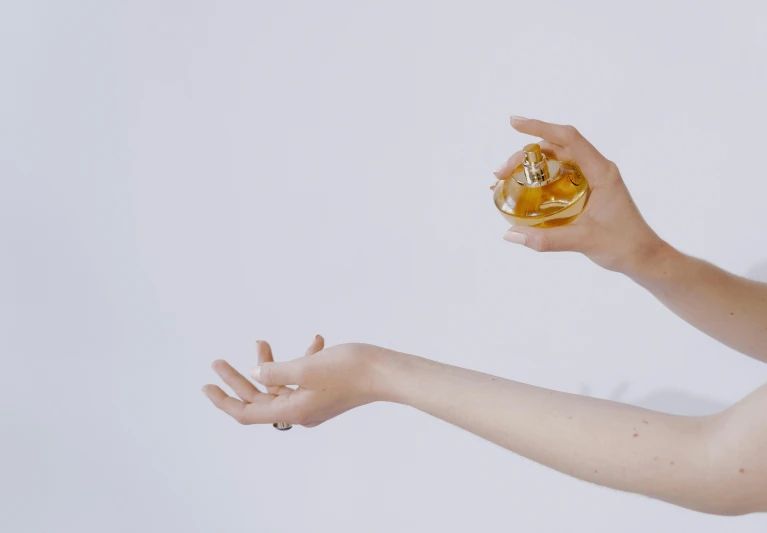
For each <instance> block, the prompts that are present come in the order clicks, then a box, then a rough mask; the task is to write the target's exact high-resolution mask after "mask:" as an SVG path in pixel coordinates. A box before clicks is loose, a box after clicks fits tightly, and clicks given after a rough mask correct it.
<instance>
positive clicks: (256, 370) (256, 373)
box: [250, 366, 261, 381]
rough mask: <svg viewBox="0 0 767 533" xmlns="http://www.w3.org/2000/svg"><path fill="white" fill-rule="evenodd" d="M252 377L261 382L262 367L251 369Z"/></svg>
mask: <svg viewBox="0 0 767 533" xmlns="http://www.w3.org/2000/svg"><path fill="white" fill-rule="evenodd" d="M250 377H252V378H253V379H255V380H256V381H261V366H254V367H253V368H251V369H250Z"/></svg>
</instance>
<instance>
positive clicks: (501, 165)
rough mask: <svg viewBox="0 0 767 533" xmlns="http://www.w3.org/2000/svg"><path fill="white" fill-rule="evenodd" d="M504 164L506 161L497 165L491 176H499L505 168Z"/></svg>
mask: <svg viewBox="0 0 767 533" xmlns="http://www.w3.org/2000/svg"><path fill="white" fill-rule="evenodd" d="M506 163H507V161H504V162H503V163H501V164H500V165H498V168H496V169H495V170H494V171H493V174H495V175H496V176H497V175H498V174H500V173H501V172H503V169H505V168H506Z"/></svg>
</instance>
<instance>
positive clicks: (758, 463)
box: [386, 356, 767, 515]
mask: <svg viewBox="0 0 767 533" xmlns="http://www.w3.org/2000/svg"><path fill="white" fill-rule="evenodd" d="M387 376H388V377H387V380H386V381H387V382H390V383H392V384H393V385H391V392H390V396H389V397H390V399H392V400H393V401H396V402H399V403H403V404H407V405H411V406H413V407H416V408H417V409H420V410H421V411H424V412H426V413H429V414H431V415H433V416H436V417H438V418H441V419H442V420H445V421H447V422H450V423H451V424H454V425H456V426H459V427H461V428H463V429H465V430H467V431H470V432H472V433H475V434H477V435H479V436H480V437H482V438H485V439H487V440H489V441H491V442H494V443H496V444H498V445H499V446H503V447H504V448H506V449H508V450H511V451H512V452H515V453H518V454H520V455H523V456H525V457H527V458H529V459H532V460H533V461H536V462H538V463H541V464H544V465H546V466H548V467H551V468H554V469H556V470H559V471H560V472H564V473H566V474H569V475H571V476H574V477H577V478H580V479H583V480H585V481H589V482H592V483H596V484H598V485H603V486H606V487H611V488H614V489H618V490H623V491H628V492H634V493H639V494H643V495H646V496H649V497H652V498H656V499H660V500H664V501H667V502H670V503H673V504H676V505H680V506H682V507H687V508H690V509H695V510H698V511H702V512H706V513H714V514H725V515H732V514H743V513H749V512H756V511H767V418H765V416H764V412H765V410H767V385H765V386H763V387H762V388H761V389H759V390H758V391H757V392H755V393H753V394H752V395H751V396H749V397H748V398H746V399H744V400H743V401H741V402H740V403H738V404H736V405H735V406H733V407H732V408H730V409H729V410H727V411H725V412H724V413H721V414H718V415H716V416H711V417H684V416H675V415H669V414H664V413H659V412H655V411H649V410H646V409H641V408H638V407H634V406H630V405H625V404H621V403H616V402H611V401H606V400H600V399H595V398H589V397H584V396H577V395H573V394H566V393H563V392H557V391H553V390H548V389H543V388H539V387H534V386H531V385H526V384H524V383H518V382H515V381H509V380H505V379H501V378H496V377H493V376H490V375H487V374H481V373H478V372H472V371H469V370H464V369H460V368H455V367H451V366H448V365H443V364H439V363H435V362H433V361H428V360H425V359H421V358H416V357H401V356H400V357H397V358H395V361H394V362H393V363H392V364H391V368H390V369H389V370H388V374H387Z"/></svg>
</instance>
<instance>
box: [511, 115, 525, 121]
mask: <svg viewBox="0 0 767 533" xmlns="http://www.w3.org/2000/svg"><path fill="white" fill-rule="evenodd" d="M511 120H516V121H517V122H522V121H525V120H527V119H526V118H525V117H518V116H516V115H511Z"/></svg>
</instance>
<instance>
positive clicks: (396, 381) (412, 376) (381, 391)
mask: <svg viewBox="0 0 767 533" xmlns="http://www.w3.org/2000/svg"><path fill="white" fill-rule="evenodd" d="M420 360H421V358H420V357H416V356H414V355H409V354H405V353H401V352H395V351H393V350H385V349H382V350H380V351H379V352H378V353H376V355H375V356H374V357H373V358H372V360H371V363H370V364H371V368H370V369H371V376H372V377H371V387H370V389H371V390H370V393H371V397H372V398H373V401H379V402H392V403H401V404H405V403H407V390H408V384H409V383H410V382H411V381H414V380H417V379H418V378H417V375H418V373H419V370H418V367H419V361H420ZM424 361H425V360H424Z"/></svg>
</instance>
